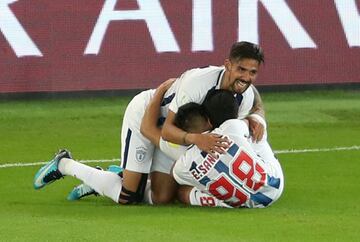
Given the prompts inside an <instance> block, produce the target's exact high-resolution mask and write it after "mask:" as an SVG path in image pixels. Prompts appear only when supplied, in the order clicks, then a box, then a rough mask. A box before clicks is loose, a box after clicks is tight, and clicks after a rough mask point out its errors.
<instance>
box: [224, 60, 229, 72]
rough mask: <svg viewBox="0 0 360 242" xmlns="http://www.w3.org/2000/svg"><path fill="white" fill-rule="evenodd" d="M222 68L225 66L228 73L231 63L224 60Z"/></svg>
mask: <svg viewBox="0 0 360 242" xmlns="http://www.w3.org/2000/svg"><path fill="white" fill-rule="evenodd" d="M224 66H225V68H226V70H227V71H230V69H231V61H230V60H229V59H225V61H224Z"/></svg>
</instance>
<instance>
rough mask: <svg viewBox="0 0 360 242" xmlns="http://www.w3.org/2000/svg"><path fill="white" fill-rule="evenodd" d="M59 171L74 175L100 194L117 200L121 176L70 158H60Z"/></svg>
mask: <svg viewBox="0 0 360 242" xmlns="http://www.w3.org/2000/svg"><path fill="white" fill-rule="evenodd" d="M59 171H60V172H61V173H62V174H63V175H68V176H72V177H75V178H77V179H79V180H81V181H83V182H84V183H85V184H87V185H89V186H90V187H92V188H93V189H94V190H95V191H96V192H97V193H99V194H100V195H103V196H106V197H109V198H111V199H112V200H113V201H115V202H116V203H118V202H119V195H120V192H121V187H122V180H121V177H120V176H118V175H117V174H115V173H113V172H109V171H102V170H98V169H96V168H93V167H91V166H87V165H85V164H82V163H80V162H77V161H75V160H72V159H68V158H62V159H61V161H60V162H59Z"/></svg>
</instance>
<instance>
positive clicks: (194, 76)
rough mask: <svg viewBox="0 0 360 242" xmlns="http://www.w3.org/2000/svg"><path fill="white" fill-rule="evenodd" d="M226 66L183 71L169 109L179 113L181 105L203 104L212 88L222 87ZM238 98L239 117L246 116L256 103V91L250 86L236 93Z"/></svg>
mask: <svg viewBox="0 0 360 242" xmlns="http://www.w3.org/2000/svg"><path fill="white" fill-rule="evenodd" d="M224 72H225V67H224V66H220V67H219V66H209V67H205V68H195V69H191V70H188V71H186V72H185V73H183V74H182V75H181V76H180V77H179V78H178V80H177V82H179V83H178V84H177V86H176V95H175V96H174V100H172V102H171V104H170V106H169V109H170V110H171V111H172V112H174V113H177V111H178V109H179V107H180V106H182V105H184V104H186V103H189V102H195V103H199V104H201V103H202V102H203V101H204V99H205V96H206V94H207V93H208V91H209V90H211V89H213V88H214V89H220V85H221V79H222V77H223V75H224ZM236 99H237V100H238V103H239V104H240V106H239V113H238V118H239V119H243V118H245V117H246V116H247V115H248V114H249V112H250V110H251V108H252V106H253V103H254V91H253V90H252V88H251V87H249V88H248V89H247V90H246V91H245V92H244V93H242V94H236Z"/></svg>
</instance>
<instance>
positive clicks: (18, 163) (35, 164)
mask: <svg viewBox="0 0 360 242" xmlns="http://www.w3.org/2000/svg"><path fill="white" fill-rule="evenodd" d="M78 161H79V162H81V163H105V162H120V159H111V160H78ZM46 163H48V162H47V161H42V162H32V163H21V162H17V163H6V164H0V169H1V168H8V167H24V166H39V165H44V164H46Z"/></svg>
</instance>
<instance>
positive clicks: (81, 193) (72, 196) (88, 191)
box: [67, 165, 123, 201]
mask: <svg viewBox="0 0 360 242" xmlns="http://www.w3.org/2000/svg"><path fill="white" fill-rule="evenodd" d="M96 169H98V170H102V168H101V167H100V166H97V167H96ZM107 171H110V172H113V173H116V174H118V175H119V176H121V174H122V172H123V168H121V167H120V166H117V165H110V166H109V167H108V168H107ZM90 195H95V196H98V195H99V194H98V193H97V192H96V191H95V190H94V189H93V188H92V187H90V186H89V185H86V184H85V183H82V184H80V185H78V186H77V187H74V189H73V190H72V191H71V192H70V193H69V195H68V197H67V199H68V200H69V201H75V200H79V199H81V198H83V197H86V196H90Z"/></svg>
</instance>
